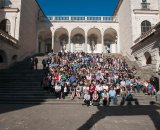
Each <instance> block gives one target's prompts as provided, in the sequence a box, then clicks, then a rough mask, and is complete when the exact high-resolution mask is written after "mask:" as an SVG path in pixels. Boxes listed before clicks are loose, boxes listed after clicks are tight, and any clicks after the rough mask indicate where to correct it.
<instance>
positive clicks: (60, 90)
mask: <svg viewBox="0 0 160 130" xmlns="http://www.w3.org/2000/svg"><path fill="white" fill-rule="evenodd" d="M42 64H43V69H47V70H48V72H47V73H46V75H45V77H44V78H43V80H42V86H43V88H44V89H46V90H47V91H49V92H50V93H51V94H52V95H55V96H56V98H57V99H61V98H62V99H65V98H66V96H70V98H71V100H74V99H75V98H79V99H80V98H83V100H84V104H85V105H87V106H90V105H99V104H100V103H102V104H103V105H105V106H109V104H110V103H111V102H112V103H113V104H114V105H116V104H117V96H119V97H122V100H132V99H133V93H134V92H135V91H136V92H138V93H139V92H140V91H143V92H144V93H149V94H150V95H151V96H153V95H154V94H155V93H156V89H155V87H154V86H153V84H151V83H150V82H149V81H144V80H142V79H140V78H139V77H135V74H136V67H132V68H130V67H129V66H128V64H127V62H126V60H125V59H124V58H120V57H114V56H108V57H107V56H103V55H102V54H101V55H100V54H99V55H98V54H97V55H96V54H95V55H93V54H87V53H84V52H77V53H70V52H68V53H61V52H60V53H58V54H57V55H56V56H49V57H48V59H44V60H43V61H42Z"/></svg>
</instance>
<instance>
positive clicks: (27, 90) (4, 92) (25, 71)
mask: <svg viewBox="0 0 160 130" xmlns="http://www.w3.org/2000/svg"><path fill="white" fill-rule="evenodd" d="M43 76H44V71H43V70H37V71H36V70H30V61H29V59H28V60H25V61H23V62H20V63H17V64H16V65H14V66H13V67H11V68H9V69H8V70H1V71H0V103H31V102H36V103H40V102H43V101H45V99H48V98H50V96H49V94H48V93H47V92H45V91H44V90H43V88H41V86H40V83H41V80H42V77H43Z"/></svg>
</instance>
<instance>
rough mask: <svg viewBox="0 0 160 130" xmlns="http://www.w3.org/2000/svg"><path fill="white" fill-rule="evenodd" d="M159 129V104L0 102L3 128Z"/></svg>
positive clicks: (25, 129) (78, 129)
mask: <svg viewBox="0 0 160 130" xmlns="http://www.w3.org/2000/svg"><path fill="white" fill-rule="evenodd" d="M90 129H91V130H142V129H143V130H160V106H159V105H157V104H154V105H126V106H110V107H103V106H99V107H94V106H90V107H87V106H82V105H81V104H41V105H34V104H0V130H90Z"/></svg>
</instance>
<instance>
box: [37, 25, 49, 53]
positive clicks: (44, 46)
mask: <svg viewBox="0 0 160 130" xmlns="http://www.w3.org/2000/svg"><path fill="white" fill-rule="evenodd" d="M51 49H52V32H51V30H50V28H45V27H44V28H41V29H40V30H39V32H38V50H39V53H48V52H50V51H51Z"/></svg>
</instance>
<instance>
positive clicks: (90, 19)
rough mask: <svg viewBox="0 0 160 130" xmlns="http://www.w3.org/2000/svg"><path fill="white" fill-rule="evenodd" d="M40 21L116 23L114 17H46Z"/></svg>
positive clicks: (116, 19)
mask: <svg viewBox="0 0 160 130" xmlns="http://www.w3.org/2000/svg"><path fill="white" fill-rule="evenodd" d="M40 19H41V20H42V21H47V20H50V21H58V22H59V21H81V22H82V21H88V22H118V18H117V17H116V16H48V17H47V18H40Z"/></svg>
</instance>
